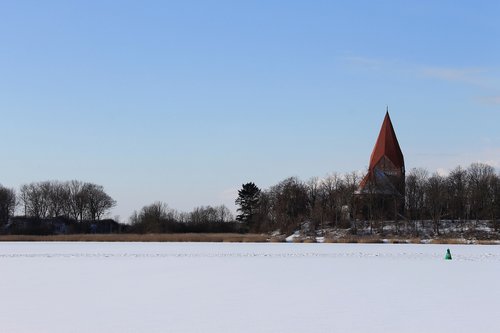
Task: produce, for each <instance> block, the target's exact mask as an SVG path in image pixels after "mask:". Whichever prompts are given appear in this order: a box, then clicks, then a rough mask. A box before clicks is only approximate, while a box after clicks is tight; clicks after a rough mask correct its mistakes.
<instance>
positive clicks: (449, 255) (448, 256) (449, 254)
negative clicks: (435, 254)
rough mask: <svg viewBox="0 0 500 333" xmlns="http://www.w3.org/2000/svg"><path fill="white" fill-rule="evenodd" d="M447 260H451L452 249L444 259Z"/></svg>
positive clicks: (447, 251)
mask: <svg viewBox="0 0 500 333" xmlns="http://www.w3.org/2000/svg"><path fill="white" fill-rule="evenodd" d="M444 259H445V260H451V252H450V249H448V250H446V256H445V257H444Z"/></svg>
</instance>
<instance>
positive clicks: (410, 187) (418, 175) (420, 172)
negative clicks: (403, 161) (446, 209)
mask: <svg viewBox="0 0 500 333" xmlns="http://www.w3.org/2000/svg"><path fill="white" fill-rule="evenodd" d="M428 178H429V172H428V171H427V170H425V169H422V168H418V169H412V170H410V172H409V173H408V174H407V175H406V186H405V191H406V200H405V203H406V211H407V214H408V217H409V219H410V221H412V225H413V232H414V234H415V235H416V234H417V233H418V221H419V220H422V218H423V211H424V207H425V202H424V199H425V189H426V186H427V180H428Z"/></svg>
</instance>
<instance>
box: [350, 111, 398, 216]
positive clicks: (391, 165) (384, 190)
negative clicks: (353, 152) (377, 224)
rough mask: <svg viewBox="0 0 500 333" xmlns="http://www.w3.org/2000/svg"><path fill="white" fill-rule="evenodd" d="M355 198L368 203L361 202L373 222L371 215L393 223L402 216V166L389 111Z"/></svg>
mask: <svg viewBox="0 0 500 333" xmlns="http://www.w3.org/2000/svg"><path fill="white" fill-rule="evenodd" d="M357 194H358V195H360V196H362V197H364V199H368V200H363V201H364V202H365V207H364V208H365V211H366V210H367V209H368V210H370V212H369V215H370V218H376V216H373V212H374V211H376V212H377V215H381V216H380V217H392V218H395V219H397V218H398V215H400V214H402V213H403V210H404V198H405V162H404V156H403V153H402V151H401V148H400V146H399V142H398V139H397V137H396V132H395V131H394V127H393V126H392V121H391V117H390V116H389V111H387V113H386V115H385V119H384V122H383V123H382V128H381V129H380V133H379V135H378V138H377V142H376V143H375V147H374V148H373V152H372V155H371V157H370V164H369V167H368V172H367V174H366V176H365V177H364V178H363V180H362V181H361V183H360V186H359V189H358V191H357ZM366 202H368V204H366ZM367 205H368V206H369V207H366V206H367ZM365 215H366V214H365Z"/></svg>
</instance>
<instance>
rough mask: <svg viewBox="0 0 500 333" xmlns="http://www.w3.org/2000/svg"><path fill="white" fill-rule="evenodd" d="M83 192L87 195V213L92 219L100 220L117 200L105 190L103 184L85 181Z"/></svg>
mask: <svg viewBox="0 0 500 333" xmlns="http://www.w3.org/2000/svg"><path fill="white" fill-rule="evenodd" d="M82 192H83V194H84V195H85V196H86V202H87V207H86V208H87V214H88V217H89V218H90V219H91V220H92V221H95V220H100V219H101V217H102V216H103V215H104V214H106V213H107V212H108V211H109V210H110V209H111V208H113V207H114V206H115V205H116V201H115V200H113V198H111V197H110V196H109V195H108V194H107V193H106V192H105V191H104V187H103V186H101V185H96V184H92V183H85V184H84V185H83V189H82Z"/></svg>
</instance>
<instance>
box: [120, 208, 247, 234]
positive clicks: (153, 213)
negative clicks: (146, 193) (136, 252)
mask: <svg viewBox="0 0 500 333" xmlns="http://www.w3.org/2000/svg"><path fill="white" fill-rule="evenodd" d="M130 222H131V225H132V231H133V232H138V233H165V232H202V231H203V232H214V231H217V232H223V231H225V232H228V231H232V232H234V231H237V232H240V231H241V230H240V229H239V228H235V226H234V218H233V215H232V214H231V211H230V210H229V209H228V208H227V207H226V206H224V205H221V206H216V207H212V206H201V207H196V208H195V209H193V211H191V212H190V213H179V212H178V211H177V210H175V209H171V208H169V206H168V205H167V204H166V203H164V202H159V201H157V202H154V203H152V204H150V205H147V206H144V207H143V208H142V209H141V210H140V211H139V212H137V211H136V212H134V213H133V214H132V216H131V217H130Z"/></svg>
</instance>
